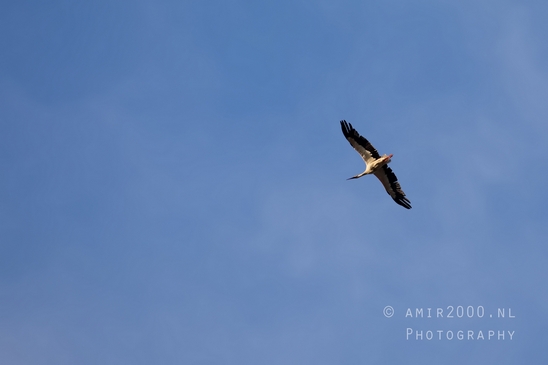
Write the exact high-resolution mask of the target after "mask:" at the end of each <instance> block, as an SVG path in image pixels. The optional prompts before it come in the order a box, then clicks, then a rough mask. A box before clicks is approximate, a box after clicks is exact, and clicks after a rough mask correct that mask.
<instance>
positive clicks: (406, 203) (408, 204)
mask: <svg viewBox="0 0 548 365" xmlns="http://www.w3.org/2000/svg"><path fill="white" fill-rule="evenodd" d="M394 201H395V202H396V203H398V204H399V205H401V206H402V207H404V208H405V209H411V202H410V201H409V199H407V198H405V197H397V198H395V199H394Z"/></svg>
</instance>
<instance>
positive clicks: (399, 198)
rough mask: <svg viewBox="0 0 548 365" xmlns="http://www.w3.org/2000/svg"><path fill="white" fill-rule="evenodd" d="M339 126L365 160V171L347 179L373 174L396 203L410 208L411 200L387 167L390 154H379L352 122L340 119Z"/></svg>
mask: <svg viewBox="0 0 548 365" xmlns="http://www.w3.org/2000/svg"><path fill="white" fill-rule="evenodd" d="M341 128H342V132H343V134H344V136H345V137H346V139H347V140H348V142H350V145H351V146H352V147H354V149H355V150H356V151H357V152H358V153H359V154H360V156H362V159H363V161H364V162H365V171H364V172H362V173H361V174H358V175H356V176H352V177H350V178H348V179H347V180H351V179H357V178H360V177H362V176H364V175H369V174H374V175H375V176H376V177H377V178H378V179H379V180H380V181H381V183H382V185H383V186H384V188H385V189H386V192H387V193H388V194H389V195H390V196H391V197H392V199H394V201H395V202H396V203H398V204H399V205H401V206H402V207H404V208H407V209H411V202H410V201H409V199H407V198H406V197H405V193H404V192H403V190H402V189H401V186H400V183H399V182H398V178H397V177H396V175H395V174H394V172H392V169H391V168H390V167H388V163H389V162H390V161H391V158H392V156H393V155H392V154H390V155H388V156H387V155H382V156H380V155H379V153H378V152H377V150H376V149H375V147H373V145H372V144H371V143H369V141H368V140H367V139H365V138H364V137H362V136H360V134H359V133H358V131H357V130H355V129H354V127H352V124H350V123H347V122H346V120H341Z"/></svg>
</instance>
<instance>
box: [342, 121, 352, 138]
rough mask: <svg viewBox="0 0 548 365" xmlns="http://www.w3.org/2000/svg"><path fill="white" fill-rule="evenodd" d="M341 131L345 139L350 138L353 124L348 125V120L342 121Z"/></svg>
mask: <svg viewBox="0 0 548 365" xmlns="http://www.w3.org/2000/svg"><path fill="white" fill-rule="evenodd" d="M341 129H342V132H343V134H344V136H345V137H348V136H349V135H350V132H351V131H352V129H353V128H352V124H350V123H347V122H346V120H344V119H343V120H341Z"/></svg>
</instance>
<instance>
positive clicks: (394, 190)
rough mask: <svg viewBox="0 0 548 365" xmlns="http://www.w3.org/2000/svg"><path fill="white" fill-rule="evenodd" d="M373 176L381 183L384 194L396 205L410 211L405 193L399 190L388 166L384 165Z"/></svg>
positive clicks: (398, 184)
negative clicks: (384, 190)
mask: <svg viewBox="0 0 548 365" xmlns="http://www.w3.org/2000/svg"><path fill="white" fill-rule="evenodd" d="M374 174H375V176H376V177H377V178H378V179H379V180H380V181H381V183H382V185H383V186H384V188H385V189H386V192H387V193H388V194H389V195H390V196H391V197H392V199H394V201H395V202H396V203H398V204H399V205H401V206H402V207H404V208H407V209H411V202H410V201H409V199H407V198H406V197H405V193H404V192H403V190H402V189H401V186H400V183H399V182H398V178H397V177H396V174H394V172H393V171H392V169H391V168H390V167H388V165H384V166H383V167H382V169H379V170H377V171H375V172H374Z"/></svg>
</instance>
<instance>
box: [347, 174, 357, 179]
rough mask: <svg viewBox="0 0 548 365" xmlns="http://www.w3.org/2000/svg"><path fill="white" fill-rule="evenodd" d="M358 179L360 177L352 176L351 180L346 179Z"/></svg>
mask: <svg viewBox="0 0 548 365" xmlns="http://www.w3.org/2000/svg"><path fill="white" fill-rule="evenodd" d="M357 178H358V175H356V176H352V177H349V178H348V179H346V180H352V179H357Z"/></svg>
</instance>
